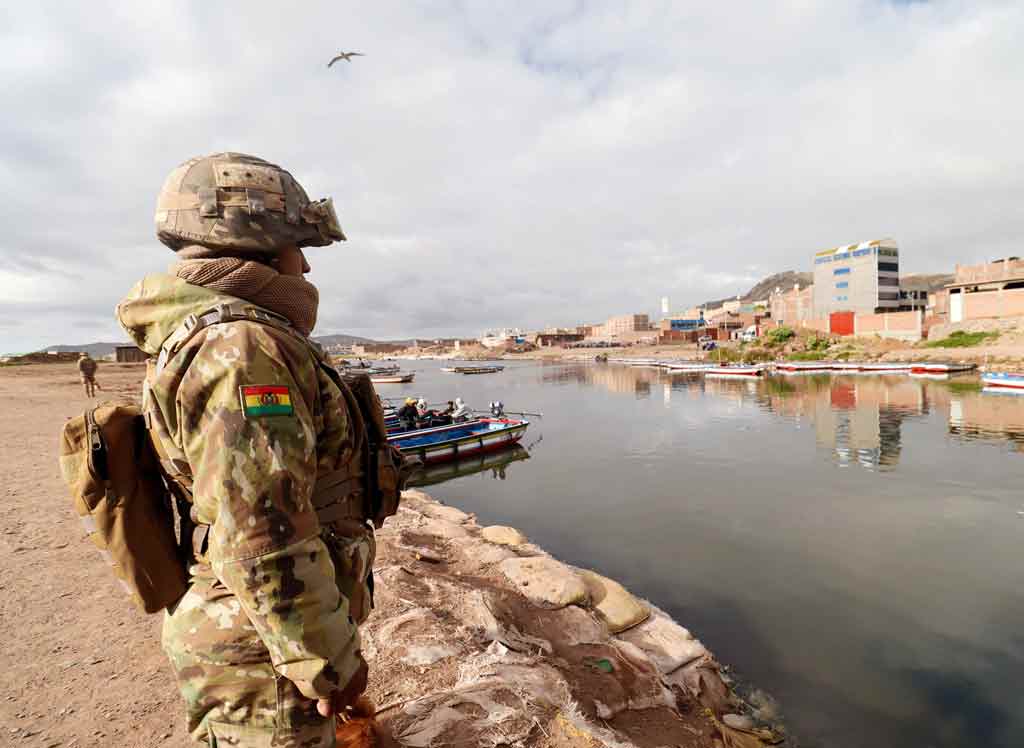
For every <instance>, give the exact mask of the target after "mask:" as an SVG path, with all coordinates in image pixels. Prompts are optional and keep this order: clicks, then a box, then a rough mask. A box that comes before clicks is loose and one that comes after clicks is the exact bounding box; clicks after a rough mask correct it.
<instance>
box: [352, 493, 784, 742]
mask: <svg viewBox="0 0 1024 748" xmlns="http://www.w3.org/2000/svg"><path fill="white" fill-rule="evenodd" d="M375 576H376V579H377V586H376V591H375V611H374V614H373V615H372V616H371V617H370V619H369V621H368V622H367V624H366V626H365V627H364V629H365V632H364V644H363V647H364V652H365V655H366V657H367V660H368V661H369V663H370V669H371V687H370V695H371V697H372V698H373V699H374V701H375V702H376V703H377V705H378V708H379V709H380V714H379V717H378V719H379V722H380V724H381V727H382V730H383V731H384V733H385V734H386V735H388V736H389V740H391V741H393V742H392V744H394V745H401V746H415V747H418V748H426V747H427V746H435V745H436V746H442V745H454V744H461V745H495V744H508V745H523V746H534V745H536V746H597V745H610V746H637V747H638V748H639V747H641V746H652V747H653V746H664V745H678V746H693V747H696V746H701V747H702V748H703V747H706V748H715V747H716V746H721V745H724V746H741V747H742V748H756V746H761V745H773V744H779V743H780V740H781V734H782V733H781V727H779V726H778V725H777V724H775V723H776V721H777V715H776V713H775V709H774V705H773V704H770V703H767V700H766V703H763V704H760V705H758V706H757V707H755V706H752V705H749V704H746V703H744V702H742V701H741V700H740V699H739V698H738V697H737V696H736V694H735V693H734V692H733V690H732V688H731V687H730V679H729V678H728V676H727V675H726V674H725V673H724V672H723V668H722V666H721V665H720V664H719V663H718V662H717V661H716V660H715V658H714V656H713V655H712V654H711V653H710V652H708V650H707V649H706V648H705V647H704V645H703V644H701V642H700V641H699V640H697V639H695V638H694V637H693V636H692V635H691V634H690V632H689V631H687V630H686V629H685V628H683V627H682V626H680V625H679V624H678V623H676V622H675V621H673V620H672V619H671V618H670V617H669V616H667V615H666V614H665V613H663V612H662V611H661V610H659V609H658V608H657V607H655V606H653V605H651V604H650V603H648V602H646V601H643V600H639V599H637V598H636V597H634V596H633V595H631V594H630V593H629V592H628V591H627V590H625V589H624V588H623V587H622V586H621V585H619V584H618V583H616V582H614V581H613V580H610V579H607V578H605V577H602V576H601V575H599V574H596V573H594V572H590V571H587V570H584V569H576V568H574V567H571V566H568V565H566V564H562V563H561V562H559V561H557V560H555V559H554V558H552V557H551V556H550V555H549V554H547V553H545V552H544V551H543V550H541V549H540V548H538V547H537V546H535V545H533V544H531V543H529V542H528V541H527V539H526V538H525V537H524V536H523V535H522V534H521V533H520V532H519V531H518V530H515V529H514V528H509V527H501V526H490V527H481V526H480V525H478V524H477V522H476V519H475V517H473V516H472V515H470V514H466V513H464V512H462V511H461V510H459V509H457V508H455V507H451V506H446V505H444V504H441V503H439V502H438V501H436V500H434V499H433V498H431V497H430V496H429V495H428V494H425V493H423V492H422V491H418V490H410V491H406V492H405V493H404V494H403V501H402V506H401V508H400V510H399V512H398V514H397V515H396V516H394V517H392V518H390V519H389V520H388V521H387V522H386V523H385V525H384V527H383V528H382V529H381V530H380V531H378V558H377V564H376V566H375Z"/></svg>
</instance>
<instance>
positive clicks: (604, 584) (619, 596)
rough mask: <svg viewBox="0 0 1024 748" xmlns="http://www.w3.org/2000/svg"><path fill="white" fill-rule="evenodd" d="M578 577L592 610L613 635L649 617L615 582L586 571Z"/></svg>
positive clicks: (648, 613) (641, 604)
mask: <svg viewBox="0 0 1024 748" xmlns="http://www.w3.org/2000/svg"><path fill="white" fill-rule="evenodd" d="M579 576H580V578H581V579H582V580H583V583H584V584H585V585H586V589H587V594H588V595H589V596H590V602H591V604H592V605H593V606H594V610H596V611H597V612H598V614H600V616H601V618H602V619H604V621H605V623H607V624H608V630H609V631H611V632H612V633H613V634H617V633H618V632H620V631H625V630H626V629H629V628H632V627H633V626H636V625H637V624H638V623H641V622H642V621H645V620H647V618H648V616H650V615H651V611H650V610H649V609H648V608H647V606H646V605H644V604H643V603H641V602H640V601H639V600H637V599H636V598H635V597H633V595H631V594H630V593H629V591H628V590H627V589H626V588H625V587H623V586H622V585H621V584H619V583H618V582H616V581H615V580H613V579H608V578H607V577H602V576H601V575H600V574H597V573H595V572H593V571H587V570H582V571H580V573H579Z"/></svg>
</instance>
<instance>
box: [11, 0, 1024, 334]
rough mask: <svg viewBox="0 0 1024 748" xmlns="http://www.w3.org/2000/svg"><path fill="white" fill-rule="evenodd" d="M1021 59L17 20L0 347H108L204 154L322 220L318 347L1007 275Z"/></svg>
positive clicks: (765, 9)
mask: <svg viewBox="0 0 1024 748" xmlns="http://www.w3.org/2000/svg"><path fill="white" fill-rule="evenodd" d="M144 6H147V7H144ZM148 6H152V7H148ZM293 7H294V8H299V7H301V10H297V9H293ZM1022 38H1024V4H1021V3H1020V2H966V1H965V2H911V3H907V2H891V1H886V0H860V1H859V2H853V1H850V2H843V1H842V0H790V1H789V2H740V1H739V0H734V1H733V2H728V3H694V2H683V1H682V0H678V1H676V2H653V1H652V2H629V3H623V2H601V1H597V0H595V1H593V2H591V1H590V0H581V1H579V2H560V1H556V0H543V1H542V2H530V1H528V0H526V1H524V0H520V1H518V2H515V3H510V2H496V1H495V2H473V1H471V0H463V1H458V0H453V1H450V2H440V1H439V2H427V1H422V2H414V1H413V0H404V1H396V2H390V1H385V0H374V1H373V2H363V3H356V2H341V1H338V0H335V1H333V2H324V3H319V4H318V3H312V2H306V3H302V4H299V5H295V6H293V5H292V4H289V3H280V2H277V3H269V2H268V3H263V2H259V1H258V0H249V1H248V2H245V3H212V4H211V3H208V2H206V3H182V2H173V3H172V2H166V3H152V4H150V3H123V2H121V3H110V4H106V3H103V2H91V3H57V2H41V3H8V4H6V6H5V7H4V8H3V9H0V48H2V49H3V54H2V55H0V91H2V97H3V98H2V101H3V116H2V117H0V190H2V194H3V196H4V199H3V201H2V203H0V223H2V227H3V231H2V233H0V287H2V289H3V290H2V295H0V351H4V350H6V351H18V350H28V349H34V348H38V347H41V346H44V345H49V344H54V343H61V342H63V343H80V342H88V341H92V340H119V339H122V338H123V335H122V334H121V333H120V329H119V328H118V327H117V325H116V323H115V322H114V320H113V316H112V310H113V307H114V305H115V304H116V302H117V301H118V299H120V298H121V296H122V295H123V294H124V293H125V292H126V291H127V289H128V288H129V287H130V286H131V284H132V283H133V282H134V281H135V280H136V279H137V278H139V277H141V276H142V275H143V274H145V273H147V272H151V271H154V270H161V269H164V268H165V267H166V266H167V265H168V264H169V263H170V262H171V261H172V260H173V255H172V254H171V253H170V251H169V250H167V249H166V248H164V247H163V245H161V244H159V243H158V242H157V241H156V239H155V237H154V232H153V223H152V220H153V208H154V203H155V199H156V193H157V191H158V189H159V187H160V184H161V183H162V181H163V179H164V177H165V176H166V174H167V172H169V171H170V170H171V169H172V168H173V167H174V166H175V165H176V164H177V163H179V162H181V161H183V160H185V159H186V158H188V157H190V156H193V155H197V154H201V153H207V152H211V151H219V150H238V151H243V152H249V153H253V154H256V155H259V156H262V157H264V158H267V159H269V160H272V161H275V162H277V163H280V164H282V165H284V166H285V167H286V168H288V169H289V170H291V171H292V172H293V173H294V174H295V175H296V176H297V177H298V178H299V179H300V181H302V182H303V183H304V185H305V187H306V189H307V191H308V192H309V193H310V195H311V196H314V197H315V196H325V195H333V196H334V198H335V202H336V204H337V206H338V210H339V213H340V215H341V220H342V225H343V226H344V228H345V230H346V232H347V233H348V235H349V238H350V241H349V242H348V243H347V244H342V245H335V246H334V247H331V248H323V249H313V250H311V251H310V253H309V255H310V261H311V263H312V265H313V268H314V271H313V274H312V275H311V279H312V280H313V281H314V282H316V283H317V284H318V285H319V286H320V289H321V296H322V303H321V314H320V323H319V326H318V332H321V333H328V332H350V333H354V334H360V335H367V336H376V337H385V336H406V335H412V334H418V335H442V334H457V333H461V334H467V333H470V334H475V333H478V332H479V331H481V330H482V329H484V328H486V327H489V326H497V325H517V326H523V327H535V326H540V325H549V324H562V325H569V324H576V323H578V322H583V321H594V320H601V319H603V318H605V317H607V316H609V315H612V314H621V313H628V312H649V313H652V314H653V313H654V312H656V311H657V309H658V305H659V299H660V298H661V297H662V296H669V297H670V298H671V300H672V304H673V306H674V307H679V308H682V307H683V306H685V305H686V304H688V303H692V302H700V301H703V300H705V299H707V298H714V297H719V296H723V295H728V294H732V293H736V292H740V291H744V290H746V288H748V287H749V286H750V285H751V284H752V283H753V282H755V281H757V280H759V279H760V278H761V277H763V276H765V275H767V274H769V273H772V272H775V271H779V270H786V269H799V270H807V269H809V268H810V255H811V254H812V253H813V252H814V251H816V250H818V249H821V248H826V247H830V246H834V245H836V244H844V243H849V242H854V241H860V240H864V239H872V238H878V237H882V236H893V237H895V238H896V239H897V240H898V241H899V243H900V246H901V249H902V255H903V263H902V264H903V269H904V271H911V272H913V271H919V272H940V271H945V270H948V269H950V268H951V267H952V265H953V264H954V263H955V262H957V261H961V262H971V261H980V260H983V259H986V258H990V257H998V256H1003V255H1006V254H1009V253H1017V254H1021V253H1022V250H1024V247H1022V246H1021V241H1020V239H1021V236H1022V234H1024V209H1022V206H1024V168H1022V167H1024V148H1022V146H1021V138H1022V133H1024V95H1022V88H1021V84H1022V80H1024V47H1022V46H1021V43H1020V40H1021V39H1022ZM338 49H352V50H359V51H362V52H365V53H366V54H367V56H366V57H361V58H358V59H356V60H355V61H353V62H352V63H344V62H342V63H338V64H336V65H335V66H334V67H333V68H331V69H328V68H327V67H326V62H327V60H329V59H330V57H331V56H332V55H333V54H334V53H335V52H336V51H337V50H338Z"/></svg>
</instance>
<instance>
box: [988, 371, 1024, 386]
mask: <svg viewBox="0 0 1024 748" xmlns="http://www.w3.org/2000/svg"><path fill="white" fill-rule="evenodd" d="M981 383H982V384H984V385H985V387H986V388H988V387H998V388H1000V389H1003V388H1005V389H1010V390H1024V374H1008V373H1007V372H991V373H985V374H982V375H981Z"/></svg>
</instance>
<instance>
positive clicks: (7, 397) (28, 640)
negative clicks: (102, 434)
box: [0, 364, 187, 748]
mask: <svg viewBox="0 0 1024 748" xmlns="http://www.w3.org/2000/svg"><path fill="white" fill-rule="evenodd" d="M142 372H143V368H142V366H141V365H118V364H101V365H100V369H99V372H98V375H97V376H98V380H99V382H100V384H101V386H102V387H103V392H102V393H100V394H101V399H110V400H114V399H118V398H124V399H127V400H134V399H135V398H136V393H138V391H139V386H140V382H141V380H142ZM88 402H89V401H88V400H87V399H86V397H85V394H84V392H83V391H82V385H81V384H80V383H79V381H78V371H77V369H76V367H75V365H74V364H49V365H47V364H40V365H29V366H12V367H0V403H3V405H2V406H0V407H2V414H3V417H2V418H0V470H2V471H3V475H4V477H5V480H4V485H3V488H2V489H0V490H2V492H3V503H2V507H3V522H2V527H0V568H3V569H4V570H5V573H4V574H3V576H2V577H0V641H2V642H3V646H2V647H0V672H2V673H3V680H2V683H3V692H4V693H3V696H2V697H0V731H2V732H0V745H12V746H42V747H44V748H50V747H52V748H56V746H115V745H116V746H125V747H126V748H129V747H132V748H134V747H135V746H139V747H140V748H141V747H142V746H155V745H167V746H184V745H186V744H187V738H186V734H185V730H184V726H183V721H182V718H181V714H180V712H181V710H180V708H179V705H178V694H177V691H176V688H175V686H174V684H173V680H172V676H171V672H170V669H169V666H168V665H167V662H166V660H165V659H164V655H163V652H162V651H161V649H160V633H159V632H160V620H161V619H160V616H147V615H144V614H143V613H141V612H138V611H136V610H135V608H134V607H133V606H132V605H131V603H130V602H129V601H128V599H127V598H126V597H125V596H124V593H123V592H122V591H121V590H120V588H119V586H118V584H117V582H116V580H115V579H114V577H113V575H112V574H110V573H108V571H107V569H106V568H105V567H104V564H103V563H102V561H100V559H99V557H98V556H97V553H96V550H95V548H93V546H92V544H91V543H89V542H88V541H87V540H85V538H84V536H83V533H82V530H81V529H80V525H79V522H78V519H77V516H76V515H75V513H74V510H73V509H72V506H71V501H70V497H69V495H68V491H67V488H66V486H65V485H64V483H63V481H62V480H61V477H60V471H59V468H58V466H57V443H58V442H57V440H58V435H59V432H60V428H61V426H62V425H63V424H64V422H65V420H67V419H68V418H70V417H72V416H75V415H78V414H80V413H81V412H82V411H83V410H84V409H85V407H86V406H87V404H88Z"/></svg>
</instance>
